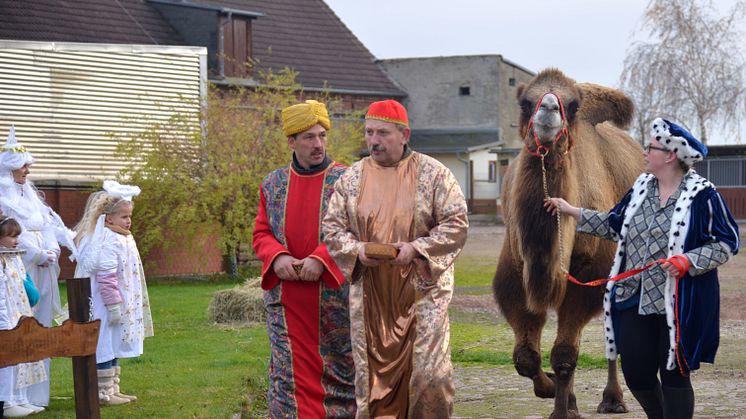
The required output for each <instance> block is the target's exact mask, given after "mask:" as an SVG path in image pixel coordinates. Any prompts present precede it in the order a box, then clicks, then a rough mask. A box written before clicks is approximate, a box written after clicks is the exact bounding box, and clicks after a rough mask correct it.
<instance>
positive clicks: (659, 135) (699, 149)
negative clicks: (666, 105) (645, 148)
mask: <svg viewBox="0 0 746 419" xmlns="http://www.w3.org/2000/svg"><path fill="white" fill-rule="evenodd" d="M650 136H651V137H653V138H655V139H656V140H658V141H660V143H661V144H662V145H663V147H665V148H666V149H667V150H670V151H673V152H674V153H676V157H678V159H679V160H681V161H682V162H684V163H685V164H687V165H688V166H691V165H693V164H694V163H696V162H698V161H701V160H702V159H704V158H705V157H706V156H707V146H705V145H704V144H702V142H700V141H699V140H698V139H696V138H694V136H693V135H692V134H691V133H690V132H689V131H687V130H685V129H684V128H682V127H680V126H678V125H676V124H674V123H673V122H670V121H667V120H665V119H663V118H655V120H654V121H653V128H652V129H651V130H650Z"/></svg>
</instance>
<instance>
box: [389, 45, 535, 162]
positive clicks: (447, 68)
mask: <svg viewBox="0 0 746 419" xmlns="http://www.w3.org/2000/svg"><path fill="white" fill-rule="evenodd" d="M381 65H382V67H383V69H384V70H385V71H386V73H387V74H388V75H389V77H390V78H391V79H393V80H394V81H395V82H396V83H397V84H398V85H399V86H400V87H401V88H402V89H403V90H404V91H406V92H407V95H408V97H407V99H406V101H405V105H406V107H407V110H408V112H409V118H410V125H411V126H412V128H413V129H449V128H493V129H494V128H497V129H499V130H500V132H501V139H502V140H504V141H505V142H506V144H505V147H520V146H521V145H522V142H521V140H520V138H519V137H518V115H519V109H520V108H519V106H518V102H517V100H516V92H517V88H518V86H519V85H520V84H521V83H526V82H528V81H529V80H530V79H531V78H532V77H533V76H534V73H533V72H531V71H529V70H527V69H525V68H523V67H520V66H518V65H517V64H514V63H511V62H509V61H507V60H504V59H503V58H502V56H500V55H472V56H456V57H427V58H398V59H388V60H381ZM511 79H513V80H514V81H513V82H512V83H511ZM464 87H468V88H469V95H463V94H461V92H460V89H461V88H464Z"/></svg>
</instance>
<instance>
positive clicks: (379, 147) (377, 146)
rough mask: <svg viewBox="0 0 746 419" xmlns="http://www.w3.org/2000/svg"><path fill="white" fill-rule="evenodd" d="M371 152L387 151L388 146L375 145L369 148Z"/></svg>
mask: <svg viewBox="0 0 746 419" xmlns="http://www.w3.org/2000/svg"><path fill="white" fill-rule="evenodd" d="M368 149H369V150H370V151H386V146H384V145H383V144H374V145H372V146H371V147H368Z"/></svg>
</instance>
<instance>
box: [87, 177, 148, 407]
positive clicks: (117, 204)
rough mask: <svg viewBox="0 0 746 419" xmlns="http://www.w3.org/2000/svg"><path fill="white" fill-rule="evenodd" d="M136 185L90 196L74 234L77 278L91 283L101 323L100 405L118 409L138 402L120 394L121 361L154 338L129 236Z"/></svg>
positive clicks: (110, 186) (108, 185) (109, 185)
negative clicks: (150, 338)
mask: <svg viewBox="0 0 746 419" xmlns="http://www.w3.org/2000/svg"><path fill="white" fill-rule="evenodd" d="M139 193H140V188H138V187H136V186H134V187H133V186H128V185H120V184H119V183H117V182H114V181H108V180H107V181H105V182H104V191H100V192H96V193H94V194H92V195H91V196H90V198H89V199H88V203H87V204H86V209H85V213H84V214H83V218H82V219H81V220H80V222H79V223H78V225H77V226H76V227H75V230H76V231H77V232H78V234H77V237H76V241H77V242H78V243H77V245H78V265H77V268H76V270H75V276H76V277H83V276H87V277H90V278H91V296H92V299H93V318H94V319H100V320H101V330H100V332H99V339H98V346H97V347H96V363H97V365H96V366H97V370H98V385H99V400H100V401H101V404H102V405H116V404H124V403H129V402H130V401H134V400H137V398H136V397H135V396H129V395H126V394H123V393H121V392H120V390H119V376H120V374H121V367H120V366H119V364H118V359H119V358H133V357H138V356H140V355H142V353H143V340H144V338H145V337H148V336H153V322H152V319H151V315H150V303H149V300H148V290H147V287H146V284H145V274H144V273H143V268H142V262H141V260H140V254H139V252H138V250H137V245H136V244H135V239H134V238H133V237H132V234H131V233H130V231H129V230H130V227H131V225H132V206H133V204H132V197H133V196H136V195H138V194H139Z"/></svg>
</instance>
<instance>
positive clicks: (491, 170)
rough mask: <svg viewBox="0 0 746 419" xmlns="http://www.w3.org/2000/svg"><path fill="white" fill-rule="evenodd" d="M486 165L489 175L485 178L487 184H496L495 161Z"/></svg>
mask: <svg viewBox="0 0 746 419" xmlns="http://www.w3.org/2000/svg"><path fill="white" fill-rule="evenodd" d="M488 164H489V174H488V177H487V182H491V183H496V182H497V161H496V160H490V161H489V162H488Z"/></svg>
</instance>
